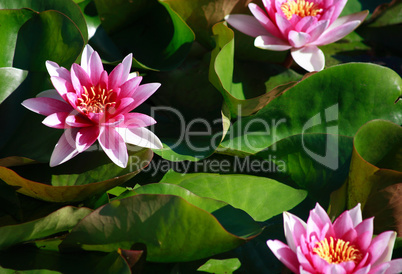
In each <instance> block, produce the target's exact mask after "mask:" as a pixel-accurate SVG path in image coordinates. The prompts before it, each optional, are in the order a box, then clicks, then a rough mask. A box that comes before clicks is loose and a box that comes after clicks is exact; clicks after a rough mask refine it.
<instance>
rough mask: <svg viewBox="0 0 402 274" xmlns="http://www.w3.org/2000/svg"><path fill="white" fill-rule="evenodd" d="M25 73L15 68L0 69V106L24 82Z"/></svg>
mask: <svg viewBox="0 0 402 274" xmlns="http://www.w3.org/2000/svg"><path fill="white" fill-rule="evenodd" d="M27 74H28V73H27V71H25V70H20V69H16V68H0V86H1V87H3V88H2V89H1V91H0V104H1V103H2V102H3V101H4V100H5V99H6V98H7V97H8V96H9V95H10V94H11V93H12V92H13V91H14V90H15V89H16V88H17V87H18V86H19V85H20V84H21V83H22V82H23V81H24V80H25V78H26V76H27Z"/></svg>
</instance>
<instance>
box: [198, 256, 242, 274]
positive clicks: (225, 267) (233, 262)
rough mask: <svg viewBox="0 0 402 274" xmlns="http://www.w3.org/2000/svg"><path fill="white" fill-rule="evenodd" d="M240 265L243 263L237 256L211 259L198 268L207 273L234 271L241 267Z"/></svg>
mask: <svg viewBox="0 0 402 274" xmlns="http://www.w3.org/2000/svg"><path fill="white" fill-rule="evenodd" d="M240 266H241V263H240V261H239V259H237V258H230V259H223V260H216V259H209V260H208V261H207V262H206V263H205V264H203V265H202V266H200V267H199V268H198V269H197V270H198V271H203V272H207V273H233V272H234V271H236V270H237V269H239V267H240Z"/></svg>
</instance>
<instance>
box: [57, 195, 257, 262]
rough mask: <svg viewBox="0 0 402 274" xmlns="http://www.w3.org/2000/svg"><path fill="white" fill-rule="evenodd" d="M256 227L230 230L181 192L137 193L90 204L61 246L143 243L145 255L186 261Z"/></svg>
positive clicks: (221, 248)
mask: <svg viewBox="0 0 402 274" xmlns="http://www.w3.org/2000/svg"><path fill="white" fill-rule="evenodd" d="M206 202H209V200H208V201H206ZM202 228H204V229H202ZM260 231H261V230H260V229H258V230H256V231H254V233H253V234H251V235H250V234H248V235H242V231H240V235H234V234H232V233H229V232H228V231H226V230H225V229H224V228H223V227H222V225H221V224H220V223H219V222H218V220H217V219H216V218H215V217H213V215H211V213H209V212H207V211H205V210H203V209H200V208H198V207H196V206H194V205H192V204H190V203H189V202H187V201H186V200H184V199H183V198H181V197H178V196H174V195H155V194H141V195H135V196H132V197H128V198H125V199H122V200H115V201H113V202H111V203H109V204H107V205H105V206H103V207H101V208H98V209H97V210H95V211H94V212H93V213H92V214H90V215H88V216H87V217H86V218H85V219H84V220H83V221H82V222H81V223H79V224H78V225H77V226H76V227H75V228H74V229H73V230H72V231H71V233H70V234H69V235H68V236H67V237H66V239H65V240H64V241H63V242H62V244H61V245H60V249H61V250H65V251H67V250H77V249H84V250H98V251H112V250H115V249H117V248H123V249H129V248H130V247H131V246H132V245H133V244H134V243H143V244H145V245H146V247H147V254H148V255H147V260H148V261H155V262H172V261H191V260H196V259H200V258H205V257H209V256H211V255H213V254H218V253H221V252H225V251H228V250H230V249H233V248H235V247H236V246H239V245H240V244H242V243H244V242H245V241H247V240H249V239H251V238H252V237H254V236H255V235H257V234H258V233H260ZM248 233H249V231H248ZM105 235H107V237H105Z"/></svg>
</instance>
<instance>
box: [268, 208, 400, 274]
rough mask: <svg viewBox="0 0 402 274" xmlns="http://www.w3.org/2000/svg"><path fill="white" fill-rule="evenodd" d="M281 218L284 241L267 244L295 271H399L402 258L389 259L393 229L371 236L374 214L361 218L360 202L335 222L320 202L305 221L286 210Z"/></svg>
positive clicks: (393, 273)
mask: <svg viewBox="0 0 402 274" xmlns="http://www.w3.org/2000/svg"><path fill="white" fill-rule="evenodd" d="M283 219H284V230H285V237H286V241H287V245H286V244H284V243H282V242H281V241H278V240H268V241H267V244H268V247H269V248H270V249H271V251H272V252H273V253H274V254H275V256H276V257H277V258H278V259H279V260H280V261H281V262H282V263H283V264H284V265H285V266H286V267H288V268H289V269H290V270H291V271H292V272H294V273H333V274H346V273H356V274H380V273H382V274H396V273H402V259H396V260H391V256H392V249H393V246H394V242H395V238H396V232H393V231H386V232H383V233H381V234H380V235H378V236H376V237H375V238H374V239H373V238H372V237H373V218H369V219H365V220H362V213H361V209H360V204H358V205H357V206H356V207H355V208H353V209H351V210H348V211H345V212H344V213H342V214H341V215H340V216H339V217H338V218H337V219H336V220H335V221H334V223H332V222H331V220H330V219H329V217H328V215H327V213H326V212H325V210H324V209H323V208H322V207H321V206H320V205H319V204H317V205H316V207H315V208H314V209H313V210H311V211H310V216H309V218H308V220H307V223H305V222H304V221H303V220H301V219H299V218H298V217H297V216H294V215H292V214H290V213H288V212H285V213H284V214H283Z"/></svg>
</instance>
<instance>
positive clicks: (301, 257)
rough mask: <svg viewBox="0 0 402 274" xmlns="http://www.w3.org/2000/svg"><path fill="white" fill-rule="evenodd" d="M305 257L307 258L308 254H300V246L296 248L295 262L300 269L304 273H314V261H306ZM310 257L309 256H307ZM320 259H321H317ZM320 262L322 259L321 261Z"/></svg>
mask: <svg viewBox="0 0 402 274" xmlns="http://www.w3.org/2000/svg"><path fill="white" fill-rule="evenodd" d="M306 255H307V256H308V255H309V254H308V253H304V252H302V249H301V248H300V246H298V247H297V260H298V261H299V263H300V266H301V268H302V269H303V270H304V271H307V273H314V271H315V270H314V265H312V263H313V264H314V260H311V259H310V260H311V261H310V260H309V259H307V257H306ZM309 257H310V256H309ZM319 259H321V258H319ZM321 260H322V259H321Z"/></svg>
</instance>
